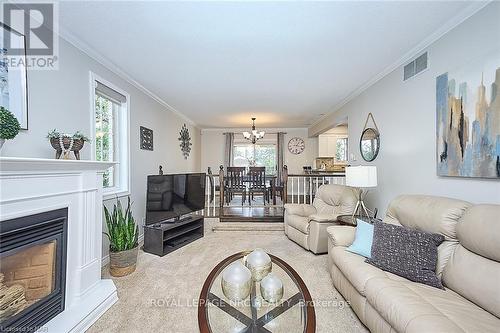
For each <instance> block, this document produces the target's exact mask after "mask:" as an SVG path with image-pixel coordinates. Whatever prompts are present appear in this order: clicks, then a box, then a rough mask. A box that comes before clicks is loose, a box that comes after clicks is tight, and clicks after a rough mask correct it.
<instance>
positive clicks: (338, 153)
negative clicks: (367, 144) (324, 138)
mask: <svg viewBox="0 0 500 333" xmlns="http://www.w3.org/2000/svg"><path fill="white" fill-rule="evenodd" d="M347 152H348V149H347V138H340V139H337V141H336V142H335V160H336V161H338V162H347V161H348V157H347Z"/></svg>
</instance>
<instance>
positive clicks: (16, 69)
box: [0, 22, 28, 130]
mask: <svg viewBox="0 0 500 333" xmlns="http://www.w3.org/2000/svg"><path fill="white" fill-rule="evenodd" d="M0 28H1V30H2V34H1V36H0V53H1V54H0V106H2V107H4V108H5V109H7V110H9V111H10V112H12V114H13V115H14V116H15V117H16V118H17V120H18V121H19V124H20V125H21V129H25V130H27V129H28V76H27V75H28V74H27V70H26V66H25V64H26V39H25V37H24V35H23V34H21V33H20V32H18V31H16V30H14V29H12V28H11V27H9V26H8V25H5V24H3V23H2V22H0ZM5 41H10V45H4V42H5ZM10 49H12V50H14V49H15V50H16V54H14V55H13V54H9V53H10V52H9V50H10ZM18 50H23V51H24V52H21V54H22V55H18V53H17V51H18ZM11 60H12V61H11Z"/></svg>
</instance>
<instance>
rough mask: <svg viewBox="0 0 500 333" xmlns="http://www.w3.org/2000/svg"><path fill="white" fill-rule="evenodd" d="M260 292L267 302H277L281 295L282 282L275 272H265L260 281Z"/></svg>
mask: <svg viewBox="0 0 500 333" xmlns="http://www.w3.org/2000/svg"><path fill="white" fill-rule="evenodd" d="M260 294H261V295H262V298H263V299H265V300H266V301H267V302H269V303H276V302H279V300H280V299H281V298H282V297H283V282H281V279H280V278H279V277H278V276H276V275H275V274H273V273H269V274H267V275H266V276H265V277H264V278H263V279H262V281H260Z"/></svg>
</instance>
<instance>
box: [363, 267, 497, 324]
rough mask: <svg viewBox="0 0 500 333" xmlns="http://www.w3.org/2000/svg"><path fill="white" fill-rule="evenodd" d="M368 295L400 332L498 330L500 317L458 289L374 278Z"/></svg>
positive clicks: (368, 283)
mask: <svg viewBox="0 0 500 333" xmlns="http://www.w3.org/2000/svg"><path fill="white" fill-rule="evenodd" d="M365 292H366V297H367V300H368V302H369V303H370V305H371V306H373V307H374V308H375V309H376V310H377V311H378V312H379V313H380V315H381V316H382V317H383V318H384V319H385V320H386V321H387V322H388V323H389V324H390V325H391V326H392V327H394V329H395V330H396V331H397V332H406V333H411V332H498V327H500V319H498V318H496V317H495V316H493V315H491V314H490V313H488V312H486V311H484V310H483V309H481V308H480V307H478V306H476V305H475V304H473V303H471V302H469V301H468V300H466V299H465V298H463V297H462V296H460V295H458V294H457V293H455V292H453V291H451V290H449V289H447V290H442V289H437V288H432V287H430V286H426V285H424V284H418V283H414V282H411V281H408V280H399V281H396V280H392V279H388V278H383V277H380V278H372V279H370V280H369V281H368V282H367V284H366V290H365Z"/></svg>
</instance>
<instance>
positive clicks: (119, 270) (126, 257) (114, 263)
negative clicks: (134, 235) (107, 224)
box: [109, 246, 139, 277]
mask: <svg viewBox="0 0 500 333" xmlns="http://www.w3.org/2000/svg"><path fill="white" fill-rule="evenodd" d="M138 251H139V246H136V247H134V248H133V249H130V250H125V251H120V252H111V251H110V252H109V272H110V273H111V275H112V276H116V277H120V276H125V275H129V274H130V273H132V272H133V271H135V265H136V263H137V253H138Z"/></svg>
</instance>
